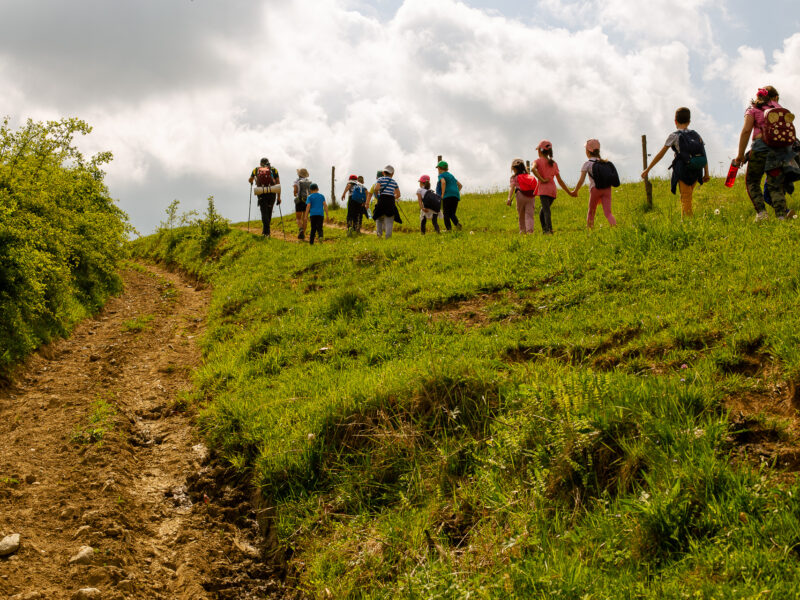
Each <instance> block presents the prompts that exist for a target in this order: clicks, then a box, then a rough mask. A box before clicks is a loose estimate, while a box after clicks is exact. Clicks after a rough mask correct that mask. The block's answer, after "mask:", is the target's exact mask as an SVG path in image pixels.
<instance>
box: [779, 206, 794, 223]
mask: <svg viewBox="0 0 800 600" xmlns="http://www.w3.org/2000/svg"><path fill="white" fill-rule="evenodd" d="M796 214H797V213H795V212H794V210H792V209H791V208H790V209H789V211H788V212H787V213H786V214H785V215H783V216H782V217H778V218H779V219H780V220H781V221H783V220H784V219H794V218H795V215H796Z"/></svg>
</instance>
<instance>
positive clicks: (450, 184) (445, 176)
mask: <svg viewBox="0 0 800 600" xmlns="http://www.w3.org/2000/svg"><path fill="white" fill-rule="evenodd" d="M436 170H437V171H438V172H439V177H438V180H437V183H436V193H437V194H439V195H440V196H441V197H442V213H443V214H444V226H445V229H447V231H451V230H452V228H451V225H450V223H451V222H452V224H453V225H455V226H456V229H457V230H459V231H461V223H460V222H459V221H458V217H457V216H456V211H457V210H458V203H459V202H460V201H461V183H459V181H458V180H457V179H456V178H455V177H453V175H452V173H450V167H449V165H448V164H447V163H446V162H445V161H443V160H440V161H439V164H437V165H436Z"/></svg>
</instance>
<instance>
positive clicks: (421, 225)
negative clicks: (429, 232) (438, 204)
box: [419, 211, 428, 235]
mask: <svg viewBox="0 0 800 600" xmlns="http://www.w3.org/2000/svg"><path fill="white" fill-rule="evenodd" d="M420 212H422V211H420ZM427 220H428V219H426V218H425V213H422V214H421V215H420V217H419V232H420V233H421V234H422V235H425V221H427Z"/></svg>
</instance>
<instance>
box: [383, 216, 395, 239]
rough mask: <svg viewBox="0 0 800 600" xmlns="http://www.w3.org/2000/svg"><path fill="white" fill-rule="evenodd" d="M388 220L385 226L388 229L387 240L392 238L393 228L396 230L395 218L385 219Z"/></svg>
mask: <svg viewBox="0 0 800 600" xmlns="http://www.w3.org/2000/svg"><path fill="white" fill-rule="evenodd" d="M383 218H384V219H386V221H385V222H384V224H383V226H384V228H385V229H386V239H387V240H388V239H389V238H390V237H392V228H394V217H383Z"/></svg>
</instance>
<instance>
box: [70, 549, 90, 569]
mask: <svg viewBox="0 0 800 600" xmlns="http://www.w3.org/2000/svg"><path fill="white" fill-rule="evenodd" d="M93 558H94V548H92V547H91V546H81V549H80V550H78V553H77V554H76V555H75V556H73V557H72V558H70V559H69V564H71V565H89V564H91V563H92V559H93Z"/></svg>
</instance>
